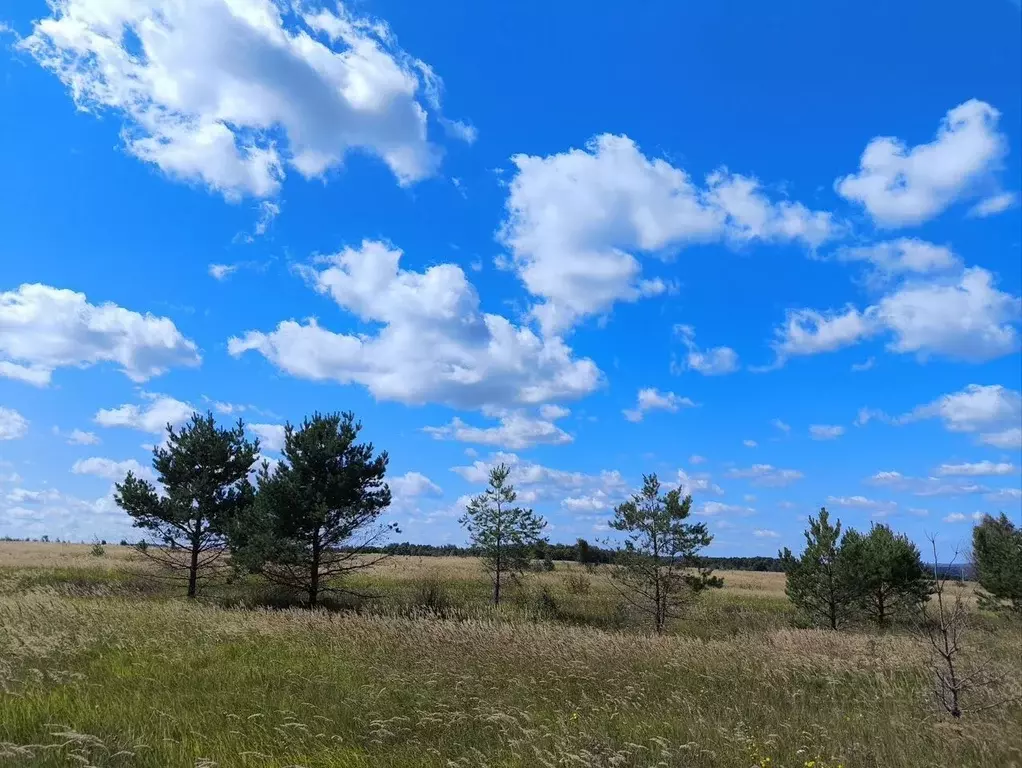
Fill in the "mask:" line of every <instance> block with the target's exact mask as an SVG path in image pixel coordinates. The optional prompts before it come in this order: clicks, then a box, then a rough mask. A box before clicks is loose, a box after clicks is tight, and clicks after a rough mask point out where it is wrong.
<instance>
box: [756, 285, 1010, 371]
mask: <svg viewBox="0 0 1022 768" xmlns="http://www.w3.org/2000/svg"><path fill="white" fill-rule="evenodd" d="M1020 317H1022V299H1020V298H1019V297H1017V296H1012V295H1011V294H1008V293H1005V292H1003V291H1001V290H998V288H997V287H996V285H995V284H994V277H993V275H992V274H991V273H990V272H988V271H987V270H985V269H982V268H981V267H972V268H969V269H965V270H963V271H962V272H961V273H960V274H958V275H957V276H955V277H953V278H947V279H934V280H930V281H927V282H907V283H905V284H903V285H901V286H900V287H899V288H898V289H897V290H895V291H892V292H891V293H889V294H888V295H886V296H884V297H882V298H881V299H880V301H879V302H877V303H876V304H874V305H872V306H870V307H867V308H866V309H865V310H863V311H860V310H858V309H857V308H855V307H853V306H850V305H849V306H846V307H845V308H844V309H841V310H838V311H831V312H818V311H816V310H813V309H794V310H788V311H787V313H786V318H785V322H784V324H783V325H782V326H781V327H780V328H778V329H777V330H776V331H775V339H774V341H773V344H772V346H773V348H774V351H775V352H776V354H777V363H776V365H781V364H783V363H784V361H786V360H788V359H789V358H792V357H798V356H804V355H815V354H820V353H822V352H833V351H834V350H837V349H841V348H842V347H847V346H852V345H854V344H857V343H859V342H860V341H863V340H865V339H867V338H870V337H872V336H876V335H878V334H889V335H890V337H891V338H890V341H889V342H888V344H887V348H888V349H889V350H890V351H892V352H897V353H902V354H906V353H914V354H915V355H916V356H917V357H919V358H920V359H925V358H927V357H930V356H941V357H947V358H950V359H953V360H964V361H966V362H983V361H986V360H991V359H993V358H996V357H1002V356H1004V355H1008V354H1011V353H1013V352H1015V351H1017V350H1018V348H1019V335H1018V331H1017V328H1016V326H1017V325H1018V323H1019V320H1020Z"/></svg>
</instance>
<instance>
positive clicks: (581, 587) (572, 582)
mask: <svg viewBox="0 0 1022 768" xmlns="http://www.w3.org/2000/svg"><path fill="white" fill-rule="evenodd" d="M592 588H593V584H592V582H591V581H590V580H589V577H588V576H586V575H585V574H584V573H579V572H578V571H574V572H572V573H569V574H567V575H566V576H565V577H564V589H565V590H566V591H567V593H568V594H569V595H588V594H589V593H590V592H591V591H592Z"/></svg>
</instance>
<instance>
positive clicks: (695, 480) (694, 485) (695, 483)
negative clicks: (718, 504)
mask: <svg viewBox="0 0 1022 768" xmlns="http://www.w3.org/2000/svg"><path fill="white" fill-rule="evenodd" d="M663 485H664V487H665V488H681V489H682V490H683V491H684V492H685V493H691V494H693V495H695V494H700V493H713V494H716V495H717V496H723V495H724V489H723V488H721V487H720V486H719V485H717V484H716V483H715V482H713V480H712V478H711V476H710V475H709V473H707V472H697V473H696V474H694V475H690V474H689V473H688V472H686V471H685V470H684V469H679V470H678V474H677V478H676V479H675V480H674V481H671V482H664V483H663Z"/></svg>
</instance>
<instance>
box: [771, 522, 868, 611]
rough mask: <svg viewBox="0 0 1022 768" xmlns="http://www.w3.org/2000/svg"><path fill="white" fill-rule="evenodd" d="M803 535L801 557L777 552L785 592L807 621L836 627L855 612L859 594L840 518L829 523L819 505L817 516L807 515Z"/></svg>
mask: <svg viewBox="0 0 1022 768" xmlns="http://www.w3.org/2000/svg"><path fill="white" fill-rule="evenodd" d="M805 537H806V547H805V549H804V550H803V552H802V556H801V557H798V558H796V557H795V556H794V555H793V554H792V553H791V550H789V549H788V548H787V547H785V548H784V549H783V550H782V551H781V553H780V557H781V561H782V562H783V564H784V572H785V574H786V576H787V584H786V587H785V592H786V593H787V595H788V597H789V599H790V600H791V601H792V603H794V604H795V606H796V607H797V608H799V609H800V610H801V611H802V612H803V613H805V614H806V615H807V616H808V617H809V618H810V619H811V620H813V621H814V622H817V623H822V624H824V625H826V626H829V627H830V628H831V629H837V628H838V627H839V626H840V625H842V624H844V623H845V622H846V621H848V620H849V619H850V618H852V617H853V616H854V615H855V612H856V609H857V607H858V601H859V599H860V595H861V586H860V584H859V582H858V579H857V577H856V574H855V573H854V568H853V563H852V559H853V558H851V557H850V556H849V555H850V551H851V550H850V549H849V548H846V547H845V546H844V543H845V540H843V539H842V538H841V521H840V520H838V521H837V523H836V524H833V525H832V524H831V522H830V515H829V514H828V513H827V509H826V508H825V507H823V508H821V509H820V515H819V517H816V518H813V517H810V518H809V530H807V531H806V532H805ZM846 539H847V536H846Z"/></svg>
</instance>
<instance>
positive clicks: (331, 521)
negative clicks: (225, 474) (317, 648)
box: [232, 413, 397, 607]
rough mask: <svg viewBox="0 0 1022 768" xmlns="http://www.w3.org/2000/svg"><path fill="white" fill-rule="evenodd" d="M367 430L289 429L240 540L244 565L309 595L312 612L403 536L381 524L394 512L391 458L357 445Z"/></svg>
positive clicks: (346, 426)
mask: <svg viewBox="0 0 1022 768" xmlns="http://www.w3.org/2000/svg"><path fill="white" fill-rule="evenodd" d="M361 429H362V424H361V423H360V422H356V421H355V417H354V415H353V414H351V413H342V414H327V415H321V414H318V413H316V414H314V415H313V416H312V417H311V418H309V419H306V420H305V421H303V423H302V425H301V427H300V428H298V429H295V428H294V427H293V426H292V425H291V424H286V425H285V426H284V449H283V451H282V456H283V459H282V460H281V461H280V462H279V463H278V464H277V465H276V467H274V468H273V470H272V471H271V469H270V467H269V465H268V464H267V463H265V462H264V463H263V466H262V467H261V469H260V470H259V475H258V493H257V495H256V503H255V505H254V506H253V510H252V515H250V516H249V517H248V518H247V519H246V520H245V521H244V524H242V525H239V526H236V527H235V529H234V531H233V534H232V546H233V548H234V550H235V556H236V559H237V561H238V563H239V564H240V565H242V566H244V567H246V568H248V569H249V570H252V571H255V572H258V573H261V574H262V575H263V576H264V577H265V578H266V579H267V580H269V581H271V582H273V583H275V584H278V585H281V586H284V587H287V588H290V589H295V590H298V591H301V592H303V593H304V594H305V596H306V599H307V602H308V605H309V606H310V607H314V606H316V605H317V604H318V602H319V601H320V598H321V596H322V595H323V593H326V592H343V591H345V590H344V589H343V588H342V587H341V586H340V585H339V583H338V580H339V579H340V578H341V577H343V576H344V575H346V574H349V573H351V572H353V571H357V570H361V569H363V568H368V567H370V566H372V565H374V564H375V563H377V562H379V560H380V559H382V558H383V555H378V556H372V557H367V556H366V553H367V552H368V551H369V550H370V549H378V547H377V545H378V544H379V543H381V539H382V538H383V536H384V535H385V534H386V533H388V532H389V531H396V530H397V527H396V526H395V525H380V524H378V519H379V517H380V515H381V514H382V513H383V512H384V510H385V509H386V508H387V506H388V505H389V504H390V489H389V488H388V487H387V485H386V483H384V482H383V478H384V475H385V473H386V471H387V461H388V458H387V453H386V451H384V452H382V453H380V454H379V455H378V456H374V448H373V445H372V443H359V442H356V441H357V438H358V434H359V432H360V431H361Z"/></svg>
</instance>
